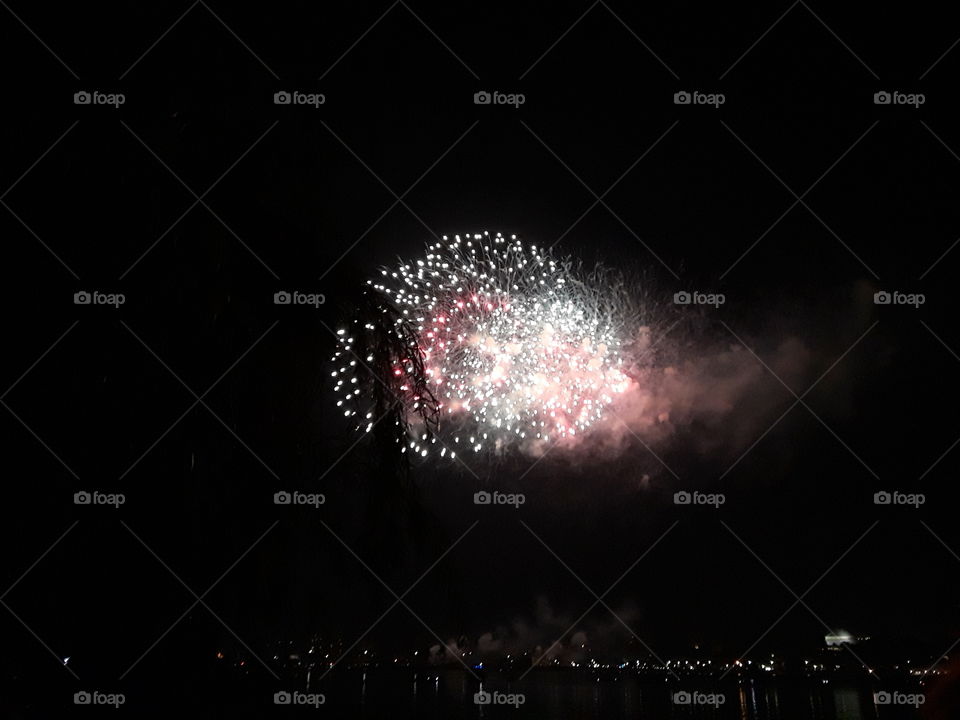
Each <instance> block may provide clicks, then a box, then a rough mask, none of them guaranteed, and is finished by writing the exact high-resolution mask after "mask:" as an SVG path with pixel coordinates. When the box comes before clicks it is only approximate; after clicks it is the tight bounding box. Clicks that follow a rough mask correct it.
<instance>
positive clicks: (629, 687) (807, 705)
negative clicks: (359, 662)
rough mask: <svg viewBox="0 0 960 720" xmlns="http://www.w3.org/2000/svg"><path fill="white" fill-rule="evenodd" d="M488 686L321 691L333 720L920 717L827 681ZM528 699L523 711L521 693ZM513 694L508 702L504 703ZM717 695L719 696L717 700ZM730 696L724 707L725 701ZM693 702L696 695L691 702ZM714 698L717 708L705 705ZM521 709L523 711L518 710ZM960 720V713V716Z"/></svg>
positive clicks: (864, 688) (547, 674)
mask: <svg viewBox="0 0 960 720" xmlns="http://www.w3.org/2000/svg"><path fill="white" fill-rule="evenodd" d="M480 689H481V687H480V686H479V685H478V683H477V681H476V680H475V679H474V678H472V677H470V676H469V675H467V674H466V673H464V672H459V671H440V672H433V673H423V672H419V673H415V672H413V671H407V672H401V671H396V672H389V671H375V670H374V671H366V672H363V671H351V672H347V673H344V674H342V675H340V676H339V677H337V678H335V679H334V678H332V677H331V678H326V679H325V680H324V681H323V682H321V683H319V684H318V685H317V687H314V688H311V691H313V692H321V693H323V695H324V699H325V704H324V706H322V707H321V708H319V712H320V713H322V714H323V715H325V716H326V717H330V716H336V717H341V716H342V717H358V718H381V717H390V718H407V717H409V718H415V717H416V718H424V717H426V718H451V719H460V718H479V719H485V718H501V717H503V718H549V719H556V720H566V719H567V718H569V719H571V720H573V719H576V720H594V719H599V718H604V719H606V718H610V719H611V720H617V719H618V718H624V719H626V718H649V719H650V720H659V719H660V718H678V719H680V718H716V719H717V720H720V719H723V720H727V719H733V718H736V719H737V720H868V719H871V720H872V719H886V718H890V719H891V720H893V719H894V718H914V717H919V714H918V713H917V711H916V709H915V708H914V707H909V706H906V707H905V706H894V705H877V704H875V702H874V695H873V693H874V690H875V689H874V688H871V687H870V686H869V685H867V684H864V685H861V686H858V685H856V684H854V683H849V682H847V683H844V682H839V681H830V682H829V683H823V682H822V681H820V680H798V681H778V680H764V681H749V680H744V681H737V680H731V681H729V682H721V683H709V682H708V683H700V684H694V683H686V682H681V683H676V682H670V683H667V682H658V681H653V680H644V679H639V678H637V677H635V676H634V677H631V676H624V677H619V678H616V679H610V678H606V679H598V678H597V677H595V676H593V675H591V674H590V673H586V672H584V673H577V672H565V671H558V672H552V671H541V672H537V673H531V674H530V675H529V676H527V677H526V678H524V679H523V680H522V681H518V682H509V681H507V680H506V679H505V678H498V677H491V678H489V679H488V680H487V681H485V682H484V683H483V686H482V690H484V691H487V692H490V693H494V692H496V693H502V695H498V698H499V700H500V701H501V703H502V702H503V701H504V700H506V699H509V696H510V695H511V694H512V695H514V698H513V699H514V701H515V702H514V704H513V705H507V704H500V705H494V704H490V705H478V704H476V703H475V701H474V694H475V693H476V692H477V691H478V690H480ZM684 690H686V691H689V692H691V693H694V692H699V693H701V695H700V696H699V699H700V700H701V704H693V703H691V704H689V705H678V704H676V703H674V702H673V701H672V699H673V695H674V693H676V692H678V691H684ZM517 694H522V695H523V702H522V704H519V705H517V703H516V695H517ZM504 696H507V697H504ZM709 696H712V698H710V697H709ZM721 696H722V699H723V700H722V702H720V701H719V698H720V697H721ZM691 697H692V696H691ZM708 699H713V700H714V701H715V702H714V704H703V702H702V701H704V700H708ZM515 705H516V706H515ZM957 717H958V718H960V714H958V716H957Z"/></svg>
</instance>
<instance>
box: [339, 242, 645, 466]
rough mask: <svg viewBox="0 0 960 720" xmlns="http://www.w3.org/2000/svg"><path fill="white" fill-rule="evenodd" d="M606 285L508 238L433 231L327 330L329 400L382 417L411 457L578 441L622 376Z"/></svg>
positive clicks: (365, 420)
mask: <svg viewBox="0 0 960 720" xmlns="http://www.w3.org/2000/svg"><path fill="white" fill-rule="evenodd" d="M605 279H606V276H604V274H603V273H601V272H599V271H594V272H592V273H587V274H584V273H581V272H579V267H578V266H577V267H575V266H574V263H573V261H572V260H570V259H569V258H556V257H554V256H553V254H552V253H551V252H550V250H549V249H544V248H538V247H537V246H536V245H526V244H524V243H523V242H521V241H520V240H518V239H517V238H516V236H511V237H510V238H509V239H508V238H506V237H504V236H503V235H501V234H499V233H497V234H496V235H494V236H491V235H489V234H488V233H483V234H474V235H466V236H460V235H457V236H454V237H453V238H452V239H451V238H448V237H446V236H444V238H443V239H442V241H440V242H438V243H435V244H432V245H429V246H428V247H427V250H426V254H425V256H424V257H422V258H421V259H419V260H416V261H413V262H402V261H401V262H400V263H399V265H398V266H397V267H396V268H395V269H383V270H381V277H380V279H379V280H377V281H374V280H370V281H368V293H367V296H368V299H369V300H370V304H369V307H368V308H367V311H366V317H361V318H357V319H355V320H354V321H353V323H352V326H348V327H346V328H341V329H340V330H338V331H337V333H338V335H337V337H338V341H339V347H338V349H337V352H336V354H335V355H334V357H333V362H334V363H335V364H336V365H338V367H336V368H335V369H334V371H333V373H332V376H333V378H334V379H335V382H336V391H337V393H338V398H337V405H338V406H339V407H341V408H343V412H344V415H345V416H347V417H352V418H356V419H359V420H360V421H361V422H360V423H359V424H358V428H359V429H361V430H363V429H365V430H366V431H368V432H369V431H370V430H371V429H372V428H373V427H374V425H375V424H376V423H377V422H378V421H379V420H380V419H382V416H383V415H384V414H389V413H390V412H391V411H393V412H394V415H395V417H394V425H396V426H398V427H399V432H398V433H397V434H396V438H395V439H396V441H397V442H398V443H400V445H401V450H402V451H403V452H411V453H416V454H419V455H423V456H426V455H427V454H428V452H429V450H430V449H431V448H433V449H437V450H439V451H440V454H441V455H443V456H446V455H447V454H448V453H449V454H450V455H454V456H455V454H456V452H457V451H458V450H462V449H469V450H472V451H474V452H479V451H480V450H481V449H482V448H484V447H488V448H492V449H497V450H503V449H506V448H508V447H509V446H511V445H516V444H523V443H549V442H553V441H557V440H561V439H563V438H570V437H573V436H576V435H578V434H580V433H583V432H584V431H586V430H587V429H588V428H589V427H590V426H591V425H593V424H594V423H595V422H596V421H598V420H599V419H600V418H601V417H602V416H603V414H604V410H605V408H607V406H608V405H610V404H611V403H612V402H613V401H614V398H615V397H616V396H617V395H618V394H619V393H622V392H624V391H625V390H626V389H627V388H628V386H629V384H630V382H631V381H630V378H629V377H628V376H627V375H626V374H625V370H626V368H625V364H624V357H623V340H622V334H623V329H624V323H623V319H622V318H623V308H622V306H620V305H619V303H618V302H617V300H616V293H612V294H611V293H605V292H603V288H602V287H598V283H602V281H603V280H605ZM434 446H436V447H434Z"/></svg>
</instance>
